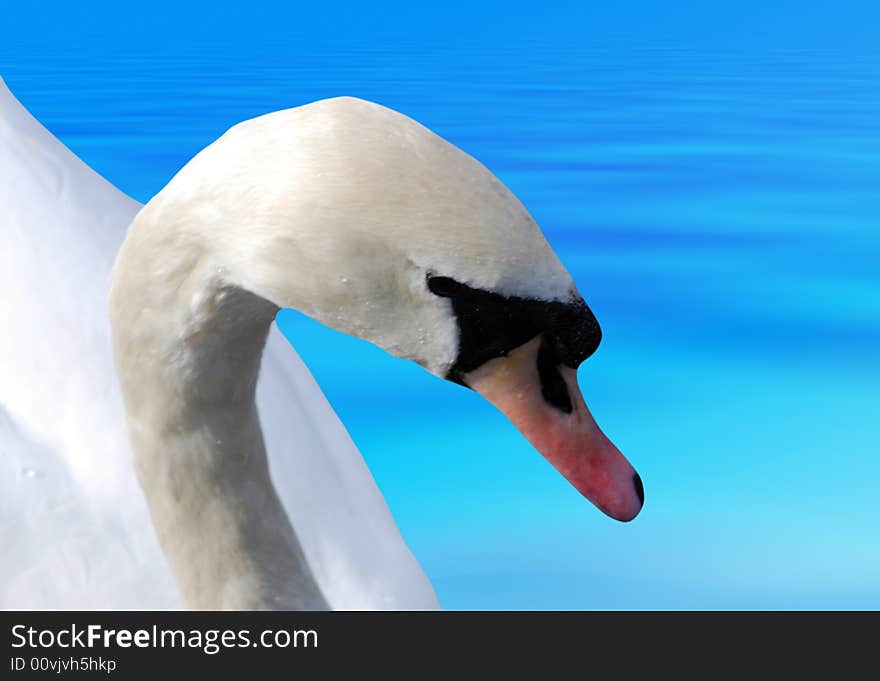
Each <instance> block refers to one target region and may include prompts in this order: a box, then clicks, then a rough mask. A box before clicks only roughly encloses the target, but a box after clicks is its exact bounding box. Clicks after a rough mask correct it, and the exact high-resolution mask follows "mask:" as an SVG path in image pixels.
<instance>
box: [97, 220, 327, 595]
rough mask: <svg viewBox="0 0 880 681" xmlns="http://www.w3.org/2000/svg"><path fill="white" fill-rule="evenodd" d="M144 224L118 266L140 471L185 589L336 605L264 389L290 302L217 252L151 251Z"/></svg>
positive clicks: (116, 284) (116, 283) (121, 362)
mask: <svg viewBox="0 0 880 681" xmlns="http://www.w3.org/2000/svg"><path fill="white" fill-rule="evenodd" d="M136 227H137V221H136V222H135V225H134V226H133V228H132V230H130V232H129V236H128V237H127V239H126V242H125V244H123V247H122V249H121V251H120V254H119V256H118V258H117V263H116V266H115V268H114V273H113V281H112V286H111V301H110V313H111V322H112V326H113V337H114V350H115V356H116V364H117V373H118V375H119V379H120V383H121V387H122V393H123V397H124V402H125V408H126V416H127V421H128V426H129V435H130V439H131V443H132V449H133V454H134V459H135V467H136V470H137V473H138V479H139V481H140V484H141V487H142V489H143V491H144V495H145V497H146V500H147V503H148V506H149V509H150V514H151V517H152V521H153V525H154V527H155V529H156V532H157V535H158V538H159V541H160V543H161V545H162V548H163V551H164V553H165V555H166V557H167V558H168V560H169V563H170V566H171V569H172V571H173V573H174V575H175V578H176V581H177V585H178V590H179V592H180V594H181V598H182V600H183V602H184V604H185V605H186V606H187V607H192V608H196V609H324V608H326V607H327V604H326V602H325V600H324V598H323V596H322V594H321V591H320V589H319V587H318V586H317V583H316V582H315V579H314V577H313V575H312V573H311V570H310V569H309V566H308V563H307V561H306V559H305V556H304V554H303V551H302V548H301V547H300V544H299V541H298V540H297V537H296V533H295V531H294V528H293V526H292V525H291V522H290V520H289V518H288V517H287V514H286V513H285V511H284V508H283V506H282V504H281V502H280V500H279V498H278V495H277V493H276V491H275V488H274V486H273V484H272V481H271V477H270V473H269V466H268V460H267V456H266V449H265V444H264V441H263V436H262V431H261V428H260V422H259V416H258V413H257V408H256V402H255V395H256V384H257V378H258V376H259V369H260V362H261V358H262V353H263V348H264V346H265V342H266V337H267V334H268V331H269V327H270V325H271V323H272V321H273V319H274V317H275V313H276V312H277V309H278V308H277V307H276V306H275V305H273V304H272V303H270V302H268V301H267V300H265V299H263V298H261V297H259V296H257V295H255V294H253V293H250V292H248V291H245V290H244V289H242V288H240V287H238V286H236V285H235V284H234V283H231V282H228V281H226V280H225V278H224V277H223V276H222V268H217V267H215V266H213V265H211V264H208V263H207V262H206V261H205V259H199V260H197V261H195V262H184V261H179V262H174V261H173V260H172V259H171V258H169V257H163V256H162V255H161V253H156V252H155V251H153V253H151V252H150V251H151V249H150V248H148V246H149V245H150V244H149V240H146V241H144V240H141V239H139V238H138V234H137V230H136ZM133 235H134V236H133ZM160 250H161V249H160ZM151 256H153V257H151ZM157 258H161V259H159V260H157ZM157 261H158V262H163V263H164V266H163V267H162V268H156V267H155V263H156V262H157Z"/></svg>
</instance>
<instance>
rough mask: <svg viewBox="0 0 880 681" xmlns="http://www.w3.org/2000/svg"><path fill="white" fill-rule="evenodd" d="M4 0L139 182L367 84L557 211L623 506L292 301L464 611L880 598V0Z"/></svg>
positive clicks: (402, 517) (318, 369) (12, 26)
mask: <svg viewBox="0 0 880 681" xmlns="http://www.w3.org/2000/svg"><path fill="white" fill-rule="evenodd" d="M2 10H3V19H2V23H0V75H3V77H4V78H5V79H6V81H7V83H8V85H9V86H10V88H11V89H12V90H13V92H14V93H15V94H16V95H17V96H18V97H19V98H20V99H21V100H22V102H23V103H24V104H25V105H26V106H27V107H28V108H29V109H30V110H31V111H32V113H34V115H35V116H36V117H37V118H38V119H39V120H41V121H42V122H43V123H44V124H45V125H46V126H47V127H48V128H49V129H50V130H52V131H53V132H54V133H55V134H56V135H58V136H59V137H60V138H61V139H62V140H63V141H64V142H65V143H66V144H67V145H68V146H70V147H71V148H72V149H73V150H74V151H75V152H76V153H77V154H78V155H79V156H81V157H82V158H83V159H84V160H85V161H86V162H87V163H89V164H90V165H91V166H93V167H94V168H95V169H96V170H98V171H99V172H100V173H101V174H103V175H104V176H105V177H107V178H108V179H110V180H111V181H112V182H114V183H115V184H117V185H118V186H119V187H120V188H121V189H123V190H124V191H126V192H128V193H129V194H131V195H132V196H134V197H135V198H137V199H139V200H141V201H146V200H148V199H149V198H150V197H151V196H152V195H153V194H154V193H155V192H156V191H158V190H159V189H160V188H161V187H162V186H163V185H164V184H165V183H166V182H167V181H168V180H169V179H170V177H171V176H172V174H173V173H174V172H175V171H176V170H177V169H178V168H179V167H180V166H181V165H183V164H184V163H185V162H186V161H187V160H188V159H189V158H190V157H191V156H192V155H193V154H195V153H196V152H197V151H198V150H199V149H200V148H202V147H203V146H205V145H206V144H208V143H210V142H211V141H212V140H213V139H215V138H216V137H217V136H218V135H219V134H221V133H222V132H223V131H224V130H225V129H226V128H227V127H229V126H230V125H231V124H233V123H235V122H237V121H239V120H242V119H244V118H248V117H251V116H254V115H258V114H261V113H264V112H267V111H271V110H276V109H281V108H287V107H291V106H296V105H298V104H302V103H305V102H308V101H311V100H315V99H319V98H323V97H327V96H333V95H339V94H350V95H356V96H360V97H365V98H369V99H373V100H376V101H378V102H380V103H383V104H385V105H388V106H391V107H392V108H396V109H398V110H400V111H403V112H405V113H407V114H409V115H411V116H413V117H414V118H416V119H417V120H419V121H421V122H422V123H424V124H426V125H427V126H428V127H431V128H432V129H434V130H435V131H437V132H438V133H440V134H441V135H443V136H445V137H446V138H448V139H449V140H451V141H452V142H454V143H455V144H457V145H459V146H461V147H462V148H464V149H465V150H466V151H468V152H470V153H471V154H473V155H475V156H476V157H477V158H479V159H480V160H481V161H483V162H484V163H485V164H486V165H487V166H488V167H489V168H490V169H492V170H493V171H495V172H496V173H497V174H498V175H499V177H501V179H502V180H503V181H504V182H505V183H507V184H508V186H509V187H510V188H511V189H512V190H513V191H514V192H515V193H516V194H517V195H518V196H519V197H520V198H521V199H522V201H523V202H524V203H525V204H526V206H527V207H528V208H529V209H530V211H531V212H532V213H533V215H534V216H535V218H536V219H537V220H538V223H539V224H540V225H542V227H543V229H544V231H545V233H546V234H547V236H548V238H549V240H550V242H551V244H552V245H553V246H554V247H555V249H556V251H557V252H558V254H559V256H560V257H561V259H562V260H563V262H564V263H565V264H566V265H567V267H568V268H569V270H570V271H571V273H572V275H573V276H574V278H575V280H576V282H577V284H578V286H579V288H580V290H581V291H582V293H583V294H584V295H585V297H586V298H587V300H588V302H589V303H590V305H591V306H592V308H593V309H594V311H595V313H596V315H597V316H598V318H599V320H600V322H601V323H602V326H603V329H604V333H605V340H604V342H603V344H602V347H601V348H600V350H599V352H598V353H597V354H596V355H595V356H594V357H592V358H591V359H590V360H588V362H587V363H586V364H585V365H584V366H583V367H582V368H581V371H580V380H581V385H582V387H583V388H584V392H585V394H586V397H587V400H588V403H589V404H590V405H591V407H592V409H593V412H594V414H595V415H596V418H597V420H598V421H599V423H600V424H602V426H603V427H604V429H605V430H606V432H607V433H608V434H609V435H610V436H611V438H612V439H613V440H614V441H615V442H616V443H617V444H618V445H619V447H620V448H621V450H622V451H623V452H624V453H626V454H627V455H628V457H629V458H630V460H631V461H632V462H633V463H634V464H635V465H636V467H637V468H638V470H639V471H640V473H641V475H642V478H643V479H644V481H645V487H646V493H647V501H646V506H645V508H644V511H643V512H642V515H641V516H640V517H639V518H638V519H637V520H636V521H634V522H633V523H630V524H628V525H621V524H617V523H615V522H614V521H612V520H610V519H607V518H605V517H604V516H602V515H601V514H600V513H599V512H598V511H596V510H595V509H594V508H593V507H592V506H591V505H590V504H589V503H587V502H586V501H584V500H583V499H582V498H581V497H580V496H579V495H578V494H577V493H576V492H575V491H574V489H573V488H571V487H570V486H569V485H568V484H567V483H566V482H565V481H564V480H563V479H562V478H561V477H560V476H559V475H558V474H556V473H555V472H554V471H553V470H552V469H551V468H550V466H549V465H548V464H547V463H546V462H544V460H543V459H542V458H541V457H540V456H539V455H538V454H537V453H536V452H535V451H534V450H533V449H532V448H531V447H530V446H529V445H528V444H527V443H526V442H525V441H524V440H523V439H522V438H521V437H520V436H519V434H518V433H517V432H516V431H515V430H514V429H513V427H512V426H510V425H509V424H508V422H507V421H506V420H505V419H504V418H503V417H502V416H501V415H500V414H498V413H497V412H495V411H494V410H493V408H492V407H490V406H489V405H488V404H486V403H484V402H482V401H481V400H480V399H479V398H478V397H477V396H476V395H474V394H472V393H470V392H468V391H466V390H464V389H462V388H459V387H457V386H455V385H452V384H448V383H445V382H443V381H440V380H438V379H436V378H433V377H431V376H429V375H428V374H426V373H424V372H423V371H422V370H421V369H419V368H418V367H416V366H414V365H410V364H407V363H406V362H403V361H400V360H395V359H392V358H390V357H388V356H386V355H384V354H383V353H382V352H381V351H379V350H377V349H375V348H373V347H371V346H369V345H367V344H366V343H363V342H361V341H358V340H355V339H352V338H348V337H345V336H342V335H340V334H337V333H334V332H332V331H329V330H327V329H324V328H323V327H320V326H319V325H317V324H315V323H314V322H311V321H310V320H307V319H304V318H303V317H302V316H301V315H299V314H297V313H293V312H285V313H283V315H282V317H281V318H280V323H281V324H282V326H283V328H284V330H285V332H286V333H287V334H288V336H289V337H291V338H292V339H293V342H294V344H295V345H296V347H297V349H298V350H299V352H300V353H301V354H302V356H303V358H304V359H305V361H306V362H307V363H308V364H309V366H310V367H311V368H312V370H313V372H314V373H315V376H316V377H317V379H318V381H319V382H320V384H321V385H322V387H323V388H324V390H325V392H326V393H327V395H328V397H329V398H330V401H331V403H332V404H333V405H334V406H335V408H336V409H337V412H338V413H339V415H340V417H341V418H342V420H343V421H344V422H345V423H346V425H347V427H348V428H349V431H350V432H351V434H352V436H353V437H354V439H355V441H356V442H357V443H358V445H359V446H360V448H361V450H362V452H363V454H364V456H365V457H366V459H367V461H368V463H369V464H370V466H371V468H372V470H373V472H374V474H375V476H376V479H377V481H378V483H379V485H380V486H381V488H382V490H383V492H384V493H385V496H386V498H387V500H388V502H389V505H390V507H391V509H392V510H393V512H394V514H395V517H396V518H397V521H398V523H399V525H400V528H401V530H402V531H403V534H404V536H405V537H406V539H407V541H408V542H409V545H410V546H411V547H412V549H413V551H414V552H415V554H416V555H417V556H418V557H419V558H420V560H421V562H422V564H423V566H424V567H425V569H426V571H427V572H428V574H429V576H430V577H431V579H432V581H433V583H434V585H435V587H436V590H437V592H438V595H439V597H440V600H441V602H442V603H443V605H444V606H445V607H447V608H781V607H784V608H878V607H880V512H878V509H877V503H876V496H877V493H876V491H875V490H876V486H877V484H878V481H880V457H878V436H880V418H878V416H880V414H878V411H880V410H878V389H880V369H878V360H880V230H878V216H880V115H878V109H880V77H878V73H880V72H878V66H880V59H878V57H880V55H878V53H877V48H876V45H877V44H880V35H878V34H880V30H878V27H880V10H878V9H877V8H876V3H872V2H845V1H844V2H839V1H838V2H809V3H803V2H753V1H747V2H739V3H729V2H701V3H694V2H678V3H660V2H647V1H645V0H633V1H631V2H623V3H608V6H606V7H581V6H579V4H576V3H570V4H563V3H553V2H544V3H539V4H535V3H528V4H523V5H517V4H515V3H492V4H483V5H478V6H476V7H474V6H473V5H472V4H471V3H464V2H451V3H445V4H444V5H443V6H442V7H436V8H429V7H424V6H423V5H422V4H421V3H411V2H409V3H384V4H383V3H361V4H339V3H326V4H324V5H322V6H320V7H319V8H317V9H316V8H315V7H314V6H313V5H312V4H311V3H309V4H308V5H302V6H300V5H298V4H296V3H290V2H239V3H223V2H220V3H218V2H212V3H206V4H204V5H195V4H192V3H182V2H166V1H164V0H163V1H162V2H150V3H148V4H139V5H136V6H129V5H125V4H123V3H117V2H83V3H79V4H74V3H60V2H59V3H47V2H43V3H36V2H35V3H29V4H27V5H26V6H19V5H18V3H8V2H6V0H4V1H3V3H2ZM59 342H63V341H62V340H61V339H60V340H59Z"/></svg>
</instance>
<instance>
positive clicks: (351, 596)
mask: <svg viewBox="0 0 880 681" xmlns="http://www.w3.org/2000/svg"><path fill="white" fill-rule="evenodd" d="M0 124H2V125H0V158H3V159H4V162H3V165H2V170H0V172H2V173H3V175H2V176H0V180H3V183H2V186H3V189H0V191H2V192H3V193H2V194H0V196H2V199H3V208H4V216H3V217H2V218H0V220H2V222H0V224H2V225H3V227H4V243H5V244H7V245H10V246H11V247H8V248H5V249H4V254H3V256H2V258H3V259H2V260H0V264H2V265H3V268H4V269H3V271H4V272H9V273H10V275H11V277H7V278H8V279H11V289H10V291H9V296H8V299H4V301H3V304H2V306H0V315H2V317H0V323H2V328H4V330H5V329H9V330H10V333H9V334H8V336H4V338H3V339H0V360H2V365H0V386H2V390H3V393H2V395H0V445H2V453H3V463H4V464H5V466H6V469H7V470H6V471H4V472H3V481H2V484H3V490H2V492H3V495H2V502H0V503H2V504H3V506H2V508H0V510H2V535H0V540H2V541H3V543H4V546H6V547H7V549H11V550H8V551H7V556H11V559H7V560H5V561H3V565H2V567H0V578H2V584H3V587H2V595H0V604H2V605H3V606H4V607H27V608H35V607H50V608H65V607H85V608H95V607H108V608H123V607H124V608H175V607H180V606H181V605H182V606H184V607H188V608H196V609H324V608H337V609H350V608H363V609H378V608H392V609H422V608H425V609H427V608H434V607H437V606H438V604H437V600H436V597H435V595H434V592H433V589H432V587H431V585H430V582H429V581H428V579H427V577H426V576H425V574H424V572H423V571H422V569H421V567H420V566H419V564H418V562H417V561H416V559H415V558H414V557H413V556H412V554H411V553H410V552H409V549H408V548H407V546H406V544H405V543H404V541H403V539H402V538H401V536H400V533H399V531H398V530H397V527H396V526H395V523H394V521H393V518H392V516H391V514H390V512H389V511H388V509H387V506H386V505H385V502H384V500H383V498H382V496H381V493H380V492H379V490H378V488H377V487H376V485H375V482H374V481H373V479H372V476H371V475H370V473H369V470H368V469H367V467H366V465H365V463H364V462H363V459H362V458H361V456H360V454H359V453H358V451H357V449H356V448H355V446H354V444H353V443H352V442H351V440H350V438H349V437H348V435H347V433H346V432H345V430H344V427H343V426H342V425H341V424H340V423H339V421H338V419H337V418H336V416H335V414H334V413H333V411H332V408H331V407H330V406H329V404H328V403H327V402H326V399H325V398H324V397H323V395H322V394H321V392H320V390H319V388H318V387H317V385H316V384H315V382H314V380H313V379H312V377H311V375H310V374H309V372H308V369H307V368H306V367H305V366H304V365H303V364H302V362H301V361H300V360H299V358H298V357H297V356H296V354H295V352H294V351H293V349H292V348H291V347H290V346H289V345H287V344H286V341H285V340H284V339H283V337H281V336H280V334H279V333H278V331H277V329H276V328H275V325H274V324H273V323H272V322H273V320H274V318H275V314H276V313H277V311H278V310H279V309H281V308H294V309H297V310H300V311H302V312H304V313H305V314H307V315H309V316H310V317H312V318H314V319H316V320H318V321H320V322H322V323H324V324H326V325H328V326H330V327H332V328H335V329H337V330H339V331H342V332H345V333H349V334H353V335H356V336H358V337H361V338H363V339H366V340H368V341H371V342H373V343H374V344H376V345H377V346H379V347H381V348H383V349H384V350H385V351H387V352H388V353H390V354H392V355H394V356H397V357H402V358H406V359H410V360H413V361H415V362H417V363H418V364H420V365H421V366H422V367H424V368H425V369H426V370H427V371H429V372H431V373H433V374H435V375H437V376H439V377H441V378H444V379H448V380H452V381H455V382H457V383H460V384H462V385H463V386H465V387H467V388H470V389H473V390H475V391H476V392H478V393H479V394H481V395H482V396H483V397H485V398H486V399H488V400H489V401H490V402H492V403H493V404H494V405H495V406H496V407H498V408H499V409H500V410H501V411H502V412H503V413H505V414H506V415H507V416H508V418H509V419H510V420H511V421H512V422H513V424H514V425H515V426H516V427H518V428H519V430H520V431H521V432H522V433H523V435H524V436H525V437H526V438H527V439H528V440H529V441H530V442H531V443H532V444H533V445H534V446H535V447H536V449H538V450H539V451H540V452H541V453H542V454H543V455H544V456H545V457H546V458H547V459H548V460H549V461H550V463H551V464H552V465H554V466H555V467H556V468H557V469H558V470H559V471H560V473H562V474H563V475H564V476H565V477H566V478H567V479H568V480H569V481H570V482H571V483H572V484H573V485H574V486H575V487H576V488H577V489H578V490H579V491H580V492H581V493H582V494H583V495H584V496H585V497H587V498H588V499H589V500H590V501H592V502H593V503H594V504H595V505H596V506H597V507H599V508H600V509H601V510H602V511H604V512H605V513H607V514H608V515H610V516H611V517H614V518H616V519H618V520H622V521H628V520H631V519H632V518H633V517H635V516H636V515H637V514H638V512H639V510H640V509H641V506H642V504H643V501H644V492H643V489H642V484H641V480H640V478H639V477H638V475H637V474H636V472H635V470H634V469H633V467H632V466H631V465H630V463H629V462H628V461H627V460H626V458H625V457H624V456H623V455H622V454H621V453H620V452H619V451H618V450H617V448H616V447H615V446H614V445H613V444H612V443H611V442H610V441H609V440H608V438H607V437H605V435H604V434H603V433H602V431H601V430H600V429H599V427H598V426H597V425H596V423H595V421H594V420H593V418H592V416H591V415H590V412H589V410H588V408H587V407H586V404H585V402H584V399H583V396H582V394H581V392H580V390H579V388H578V385H577V377H576V369H577V367H578V365H579V364H580V363H581V362H582V361H583V360H584V359H586V357H588V356H589V355H590V354H592V352H593V351H594V350H595V349H596V346H597V345H598V342H599V340H600V337H601V333H600V330H599V326H598V323H597V322H596V319H595V317H594V316H593V315H592V313H591V312H590V310H589V308H588V306H587V305H586V303H585V302H584V300H583V298H582V297H581V295H580V294H579V293H578V291H577V289H576V287H575V286H574V283H573V282H572V279H571V277H570V275H569V274H568V272H567V271H566V270H565V268H564V267H563V265H562V264H561V262H560V261H559V259H558V258H557V257H556V255H555V253H554V252H553V250H552V249H551V248H550V246H549V244H548V243H547V241H546V239H545V238H544V236H543V234H542V233H541V231H540V229H539V228H538V226H537V225H536V224H535V222H534V220H533V219H532V218H531V216H530V215H529V213H528V212H527V211H526V209H525V208H524V207H523V206H522V204H521V203H520V202H519V201H518V200H517V199H516V198H515V197H514V196H513V194H512V193H511V192H510V191H509V190H508V189H507V188H506V187H505V186H504V185H503V184H502V183H501V182H500V181H499V180H498V179H497V178H495V176H494V175H492V174H491V173H490V172H489V171H488V170H487V169H486V168H485V167H484V166H482V165H481V164H480V163H479V162H477V161H476V160H475V159H473V158H472V157H470V156H468V155H467V154H465V153H464V152H463V151H461V150H460V149H458V148H457V147H455V146H453V145H451V144H450V143H448V142H446V141H445V140H443V139H442V138H440V137H439V136H437V135H435V134H434V133H432V132H431V131H429V130H428V129H427V128H425V127H423V126H421V125H420V124H418V123H416V122H415V121H413V120H412V119H410V118H407V117H406V116H404V115H402V114H400V113H397V112H394V111H392V110H390V109H387V108H385V107H382V106H380V105H378V104H374V103H370V102H366V101H363V100H359V99H354V98H349V97H341V98H334V99H330V100H322V101H319V102H315V103H312V104H308V105H305V106H301V107H298V108H294V109H288V110H285V111H279V112H275V113H270V114H266V115H264V116H260V117H258V118H255V119H251V120H248V121H245V122H243V123H239V124H238V125H235V126H233V127H232V128H231V129H230V130H229V131H227V132H226V133H225V134H224V135H223V136H221V137H220V138H219V139H218V140H217V141H215V142H214V143H213V144H211V145H209V146H208V147H206V148H205V149H204V150H203V151H201V152H200V153H199V154H198V155H196V156H195V157H194V158H193V159H192V160H191V161H190V162H189V163H187V164H186V165H185V166H184V167H183V168H182V169H181V170H180V171H179V172H178V173H177V175H175V177H174V178H172V180H171V181H170V182H169V183H168V184H167V185H166V186H165V187H164V188H163V189H162V190H161V191H160V192H159V193H158V194H157V195H156V196H155V197H154V198H153V199H151V200H150V201H149V202H148V203H147V204H146V205H144V206H140V205H139V204H137V202H135V201H133V200H131V199H130V198H128V197H126V196H125V195H123V194H122V193H121V192H119V191H118V190H116V189H115V188H114V187H112V186H111V185H109V183H107V182H106V181H105V180H104V179H103V178H101V177H100V176H98V175H97V174H96V173H94V172H93V171H91V170H90V169H89V168H88V167H87V166H85V164H83V163H82V162H81V161H79V159H77V158H76V157H75V156H74V155H73V154H72V153H71V152H70V151H69V150H67V149H66V148H65V147H64V146H63V145H62V144H61V143H60V142H59V141H58V140H56V139H55V138H54V137H52V135H51V133H49V132H48V131H46V130H45V129H44V128H43V127H42V126H40V124H39V123H38V122H37V121H36V120H35V119H33V118H32V117H31V116H30V115H29V114H28V113H27V112H26V111H25V110H24V108H23V107H22V106H21V105H20V104H19V103H18V102H17V100H15V98H14V97H13V96H12V94H11V93H10V92H9V91H8V89H7V88H6V87H5V85H4V84H2V81H0ZM126 226H128V229H127V230H126ZM108 285H109V292H108ZM108 311H109V314H108Z"/></svg>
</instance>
